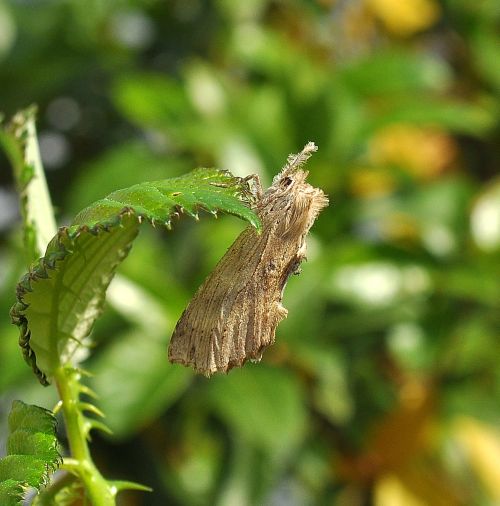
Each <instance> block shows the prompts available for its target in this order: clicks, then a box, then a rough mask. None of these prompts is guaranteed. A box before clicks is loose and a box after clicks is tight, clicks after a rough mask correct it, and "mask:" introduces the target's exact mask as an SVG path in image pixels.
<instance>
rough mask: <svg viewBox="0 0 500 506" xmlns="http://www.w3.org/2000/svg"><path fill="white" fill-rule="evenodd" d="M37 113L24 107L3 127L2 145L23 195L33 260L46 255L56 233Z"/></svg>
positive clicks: (0, 133)
mask: <svg viewBox="0 0 500 506" xmlns="http://www.w3.org/2000/svg"><path fill="white" fill-rule="evenodd" d="M35 113H36V108H35V107H30V108H29V109H25V110H24V111H20V112H18V113H17V114H16V115H15V116H14V117H13V118H12V121H11V122H10V123H9V125H7V127H5V128H0V146H2V147H3V149H4V150H5V153H6V154H7V156H8V157H9V160H10V162H11V165H12V167H13V172H14V178H15V180H16V186H17V190H18V193H19V195H20V197H21V214H22V216H23V228H24V242H25V247H26V251H27V255H28V258H29V262H32V261H33V260H35V259H37V258H39V257H40V256H41V255H42V253H43V251H44V250H45V248H46V247H47V243H48V242H49V240H50V238H51V237H52V236H53V235H54V234H55V233H56V223H55V219H54V213H53V210H52V203H51V200H50V195H49V191H48V188H47V182H46V180H45V174H44V171H43V167H42V161H41V158H40V150H39V148H38V141H37V137H36V127H35Z"/></svg>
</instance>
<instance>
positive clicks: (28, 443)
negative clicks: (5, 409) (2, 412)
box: [0, 401, 61, 506]
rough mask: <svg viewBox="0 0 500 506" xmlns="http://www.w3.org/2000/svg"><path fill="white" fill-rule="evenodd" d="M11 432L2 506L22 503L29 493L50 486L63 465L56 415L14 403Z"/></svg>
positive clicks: (0, 480) (0, 474) (2, 472)
mask: <svg viewBox="0 0 500 506" xmlns="http://www.w3.org/2000/svg"><path fill="white" fill-rule="evenodd" d="M9 430H10V435H9V437H8V439H7V452H8V455H7V456H6V457H4V458H3V459H1V460H0V504H2V506H11V505H17V504H20V502H21V501H22V498H23V494H24V492H25V490H27V489H28V488H29V487H34V488H37V489H39V488H40V487H41V486H42V485H44V484H46V483H47V481H48V479H49V474H50V473H51V472H54V471H55V470H56V469H57V467H58V466H59V464H60V462H61V456H60V455H59V452H58V451H57V439H56V419H55V417H54V415H53V414H52V412H50V411H48V410H46V409H43V408H40V407H38V406H30V405H28V404H24V403H23V402H21V401H14V402H13V404H12V410H11V412H10V415H9Z"/></svg>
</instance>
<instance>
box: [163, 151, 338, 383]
mask: <svg viewBox="0 0 500 506" xmlns="http://www.w3.org/2000/svg"><path fill="white" fill-rule="evenodd" d="M316 150H317V147H316V146H315V144H314V143H313V142H309V143H307V144H306V146H305V147H304V149H303V150H302V151H301V152H300V153H299V154H297V155H290V156H289V157H288V159H287V162H286V164H285V166H284V167H283V169H282V170H281V172H280V173H279V174H278V175H277V176H275V178H274V179H273V182H272V185H271V186H270V187H269V188H268V189H267V190H266V191H265V192H264V193H262V189H261V187H260V182H258V183H257V190H256V204H255V211H256V213H257V215H258V216H259V218H260V220H261V223H262V232H261V233H260V234H259V233H258V232H257V231H256V230H255V228H253V227H251V226H249V227H248V228H246V229H245V230H244V231H243V232H242V233H241V234H240V236H239V237H238V238H237V239H236V241H235V242H234V243H233V245H232V246H231V247H230V248H229V250H228V251H227V252H226V254H225V255H224V257H223V258H222V259H221V260H220V261H219V263H218V264H217V266H216V267H215V269H214V271H213V272H212V273H211V274H210V275H209V276H208V278H207V279H206V280H205V282H204V283H203V284H202V285H201V287H200V288H199V289H198V291H197V292H196V294H195V296H194V297H193V299H192V300H191V302H190V303H189V305H188V306H187V308H186V309H185V310H184V313H183V314H182V316H181V318H180V320H179V321H178V323H177V325H176V327H175V330H174V332H173V335H172V338H171V340H170V345H169V350H168V356H169V360H170V361H171V362H173V363H180V364H183V365H186V366H192V367H193V368H194V369H195V370H196V371H197V372H200V373H202V374H204V375H205V376H211V375H212V374H213V373H215V372H227V371H229V370H230V369H231V368H233V367H236V366H241V365H243V364H244V363H245V362H246V361H247V360H254V361H259V360H260V359H261V357H262V352H263V350H264V349H265V348H266V347H267V346H269V345H271V344H273V343H274V340H275V331H276V327H277V326H278V323H279V322H280V321H281V320H282V319H283V318H285V317H286V316H287V313H288V311H287V310H286V309H285V308H284V307H283V305H282V303H281V301H282V298H283V290H284V288H285V285H286V282H287V280H288V278H289V277H290V275H291V274H293V273H297V272H298V269H299V265H300V263H301V261H302V260H304V259H305V257H306V242H305V241H306V236H307V234H308V232H309V229H310V228H311V226H312V225H313V223H314V221H315V220H316V218H317V216H318V214H319V213H320V211H321V210H322V209H323V208H324V207H326V206H327V205H328V198H327V196H326V195H325V194H324V193H323V191H322V190H320V189H319V188H314V187H313V186H311V185H310V184H308V183H307V182H306V178H307V175H308V172H306V171H304V170H302V169H301V167H302V165H303V164H304V163H305V162H306V161H307V159H308V158H309V157H310V156H311V155H312V153H314V152H315V151H316Z"/></svg>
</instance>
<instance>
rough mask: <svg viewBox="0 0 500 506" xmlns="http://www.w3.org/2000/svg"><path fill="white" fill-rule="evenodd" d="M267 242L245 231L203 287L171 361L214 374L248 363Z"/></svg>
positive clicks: (174, 342) (180, 328)
mask: <svg viewBox="0 0 500 506" xmlns="http://www.w3.org/2000/svg"><path fill="white" fill-rule="evenodd" d="M262 240H263V237H262V236H259V235H257V233H256V232H255V231H254V230H253V229H250V228H248V229H246V230H244V231H243V232H242V234H241V235H240V236H239V237H238V239H237V240H236V241H235V243H234V244H233V245H232V246H231V248H230V249H229V250H228V251H227V253H226V254H225V255H224V257H223V258H222V259H221V261H220V262H219V264H218V265H217V266H216V268H215V269H214V271H213V272H212V274H211V275H210V276H209V277H208V278H207V279H206V280H205V282H204V283H203V284H202V285H201V287H200V288H199V289H198V291H197V292H196V294H195V296H194V297H193V299H192V300H191V302H190V303H189V305H188V307H187V308H186V309H185V311H184V313H183V314H182V316H181V318H180V320H179V321H178V323H177V325H176V327H175V330H174V333H173V335H172V338H171V340H170V345H169V360H170V361H171V362H175V363H181V364H184V365H187V366H193V367H194V369H195V370H196V371H198V372H201V373H203V374H205V375H207V376H210V375H211V374H213V373H214V372H217V371H224V372H225V371H227V370H229V369H230V368H231V367H234V366H235V365H240V364H242V363H243V362H244V361H245V360H246V357H247V351H246V350H247V344H246V341H247V337H246V336H247V335H248V329H247V326H248V320H249V319H250V320H252V321H255V320H256V319H258V317H257V315H256V313H255V311H256V310H255V308H254V306H255V305H257V304H256V302H257V299H256V298H254V297H252V293H255V292H256V288H254V286H253V285H254V284H255V278H256V276H255V274H256V272H255V270H256V265H258V262H259V257H260V255H261V252H262V247H263V246H264V245H263V244H261V242H262ZM249 296H250V298H249Z"/></svg>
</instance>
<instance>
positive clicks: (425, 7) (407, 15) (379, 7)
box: [366, 0, 440, 37]
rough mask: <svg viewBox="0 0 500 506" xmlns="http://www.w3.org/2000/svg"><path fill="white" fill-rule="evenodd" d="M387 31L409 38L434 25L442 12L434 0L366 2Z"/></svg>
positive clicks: (372, 0) (378, 0)
mask: <svg viewBox="0 0 500 506" xmlns="http://www.w3.org/2000/svg"><path fill="white" fill-rule="evenodd" d="M366 2H367V5H368V7H369V8H370V9H371V10H372V12H373V13H374V15H375V16H376V17H377V18H379V19H380V21H381V22H382V23H383V24H384V25H385V27H386V28H387V30H389V31H390V32H392V33H394V34H395V35H400V36H403V37H407V36H410V35H413V34H414V33H415V32H418V31H420V30H424V29H426V28H429V27H430V26H431V25H432V24H434V23H435V22H436V21H437V19H438V17H439V15H440V10H439V7H438V5H437V3H436V2H435V1H434V0H366Z"/></svg>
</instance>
